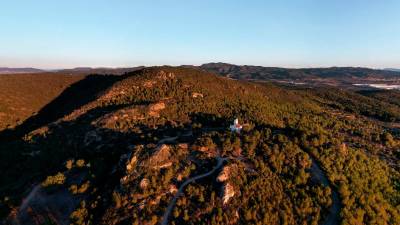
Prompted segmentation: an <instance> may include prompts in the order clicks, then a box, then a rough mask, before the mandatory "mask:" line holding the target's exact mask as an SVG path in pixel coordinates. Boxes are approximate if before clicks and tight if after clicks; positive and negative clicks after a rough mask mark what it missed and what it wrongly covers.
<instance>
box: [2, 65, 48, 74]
mask: <svg viewBox="0 0 400 225" xmlns="http://www.w3.org/2000/svg"><path fill="white" fill-rule="evenodd" d="M42 72H45V70H41V69H36V68H30V67H26V68H9V67H0V74H13V73H42Z"/></svg>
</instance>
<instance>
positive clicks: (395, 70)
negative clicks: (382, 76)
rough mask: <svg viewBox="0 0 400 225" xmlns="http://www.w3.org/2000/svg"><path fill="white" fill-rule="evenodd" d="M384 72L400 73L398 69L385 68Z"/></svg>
mask: <svg viewBox="0 0 400 225" xmlns="http://www.w3.org/2000/svg"><path fill="white" fill-rule="evenodd" d="M384 70H388V71H394V72H400V69H396V68H385V69H384Z"/></svg>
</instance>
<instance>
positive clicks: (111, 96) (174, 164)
mask: <svg viewBox="0 0 400 225" xmlns="http://www.w3.org/2000/svg"><path fill="white" fill-rule="evenodd" d="M89 83H91V82H89ZM102 84H103V85H101V86H97V85H95V86H94V85H88V86H86V85H84V86H79V82H78V85H73V87H81V88H82V87H85V88H84V90H83V89H81V91H82V92H83V93H84V94H82V93H81V94H79V93H76V92H75V91H78V90H80V89H79V88H78V89H75V88H73V89H67V90H66V91H65V92H64V93H63V94H61V96H73V97H74V99H76V98H79V97H81V96H86V98H85V99H83V100H82V101H81V102H79V103H78V104H74V105H73V107H72V106H71V107H64V108H63V107H61V106H63V105H65V103H66V102H68V101H70V100H71V98H58V99H55V100H54V101H53V102H51V103H49V104H48V105H49V106H51V107H49V108H48V110H42V112H43V113H44V114H43V115H45V116H43V115H41V113H39V114H38V115H37V116H36V119H35V118H34V119H28V120H27V122H26V123H28V125H26V124H22V125H20V126H18V127H16V129H15V130H16V131H15V132H11V133H10V134H9V135H11V136H12V135H15V136H14V138H10V137H11V136H7V138H4V139H3V140H1V141H2V143H1V145H0V158H1V159H2V161H1V163H0V177H1V178H2V179H1V181H0V195H1V196H0V199H2V201H1V202H0V206H1V212H2V214H1V215H2V216H3V218H4V219H5V221H7V222H17V221H19V222H21V223H23V224H41V223H46V222H50V221H52V222H55V223H59V224H70V223H74V224H87V223H92V224H157V223H163V221H164V222H165V221H166V222H168V223H170V224H231V223H237V224H259V223H262V224H280V223H282V224H318V223H320V224H339V223H343V224H359V223H365V224H374V223H375V222H377V221H380V222H383V223H387V224H398V223H400V215H399V202H400V198H399V174H398V172H396V170H395V165H393V164H391V162H393V160H396V158H395V150H396V149H397V146H398V142H399V141H398V138H397V137H396V136H395V135H394V134H393V136H392V134H391V133H390V132H389V131H388V130H387V129H386V128H385V127H384V125H382V124H381V123H378V122H376V121H374V120H371V119H370V118H368V117H365V116H363V115H360V114H358V113H357V112H352V114H349V112H348V111H345V110H342V109H340V108H335V107H331V106H330V105H329V104H325V102H324V101H323V100H324V99H323V98H324V97H323V96H322V95H315V94H314V93H313V92H308V91H307V90H301V89H298V90H297V89H291V88H284V87H278V86H275V85H272V84H264V83H263V84H260V83H251V82H245V81H236V80H231V79H228V78H224V77H221V76H217V75H214V74H211V73H207V72H204V71H200V70H197V69H191V68H182V67H177V68H173V67H154V68H146V69H142V70H139V71H135V72H131V73H127V74H125V75H123V76H108V77H107V79H106V80H103V83H102ZM71 90H73V91H71ZM71 93H76V94H74V95H71ZM72 102H73V101H72ZM56 108H58V109H59V111H57V110H55V109H56ZM37 118H39V119H37ZM46 118H50V119H46ZM234 118H239V121H240V122H241V123H242V124H243V126H244V128H243V130H242V132H241V133H240V134H237V133H234V132H231V131H230V130H229V129H228V128H229V125H230V124H231V122H232V121H233V119H234ZM30 121H36V122H35V123H32V122H30ZM32 124H34V125H32ZM39 125H40V126H39ZM21 127H22V128H21ZM23 132H26V133H24V135H22V133H23ZM0 136H1V135H0ZM383 153H384V154H383ZM383 156H393V157H394V158H393V157H392V158H390V157H386V158H384V157H383ZM395 162H396V161H395ZM177 193H181V194H177Z"/></svg>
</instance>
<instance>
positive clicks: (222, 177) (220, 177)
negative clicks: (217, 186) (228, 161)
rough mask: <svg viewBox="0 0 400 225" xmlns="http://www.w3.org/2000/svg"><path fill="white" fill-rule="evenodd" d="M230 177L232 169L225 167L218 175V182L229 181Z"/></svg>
mask: <svg viewBox="0 0 400 225" xmlns="http://www.w3.org/2000/svg"><path fill="white" fill-rule="evenodd" d="M229 175H230V167H229V166H225V167H224V168H223V169H222V171H221V173H220V174H219V175H218V177H217V181H218V182H224V181H227V180H228V179H229Z"/></svg>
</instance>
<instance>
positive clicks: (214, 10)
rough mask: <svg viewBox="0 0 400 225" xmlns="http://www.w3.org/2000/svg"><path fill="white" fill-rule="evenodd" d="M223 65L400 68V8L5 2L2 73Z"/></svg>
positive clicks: (167, 0) (322, 0)
mask: <svg viewBox="0 0 400 225" xmlns="http://www.w3.org/2000/svg"><path fill="white" fill-rule="evenodd" d="M221 61H222V62H228V63H235V64H253V65H264V66H284V67H318V66H323V67H326V66H367V67H377V68H383V67H398V68H400V1H399V0H275V1H272V0H224V1H221V0H143V1H136V0H60V1H58V0H25V1H23V0H2V1H0V66H9V67H22V66H31V67H39V68H70V67H76V66H113V67H119V66H137V65H164V64H169V65H181V64H195V65H198V64H202V63H207V62H221Z"/></svg>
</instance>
